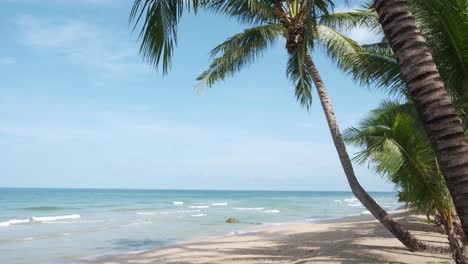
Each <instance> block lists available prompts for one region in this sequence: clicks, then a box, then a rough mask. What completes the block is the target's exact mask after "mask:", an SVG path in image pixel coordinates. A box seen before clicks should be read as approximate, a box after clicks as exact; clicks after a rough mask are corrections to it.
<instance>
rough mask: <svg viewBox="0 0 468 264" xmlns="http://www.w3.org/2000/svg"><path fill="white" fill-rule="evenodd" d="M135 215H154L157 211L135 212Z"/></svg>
mask: <svg viewBox="0 0 468 264" xmlns="http://www.w3.org/2000/svg"><path fill="white" fill-rule="evenodd" d="M136 214H137V215H155V214H157V212H136Z"/></svg>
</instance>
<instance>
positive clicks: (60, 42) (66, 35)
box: [17, 16, 146, 76]
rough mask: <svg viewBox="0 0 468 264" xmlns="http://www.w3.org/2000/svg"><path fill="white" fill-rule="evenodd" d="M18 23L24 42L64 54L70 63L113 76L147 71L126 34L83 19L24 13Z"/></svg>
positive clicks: (55, 53)
mask: <svg viewBox="0 0 468 264" xmlns="http://www.w3.org/2000/svg"><path fill="white" fill-rule="evenodd" d="M17 26H18V27H19V31H20V32H21V34H22V40H23V43H24V45H26V46H28V47H31V48H33V49H35V50H38V51H41V52H44V53H46V54H52V55H58V56H63V57H64V58H66V59H67V60H68V61H69V62H70V63H72V64H74V65H78V66H82V67H85V68H88V69H91V70H93V71H98V72H101V73H105V74H110V75H112V76H126V75H129V74H135V73H138V72H139V73H143V72H145V71H146V68H145V66H144V65H142V64H141V63H140V62H139V61H138V60H137V59H136V58H138V57H137V51H136V48H135V47H130V46H129V45H126V41H128V38H126V37H127V35H126V34H120V35H119V34H118V33H117V34H116V33H115V32H114V33H113V34H112V35H111V34H109V33H107V34H106V33H104V32H103V31H102V30H100V28H99V27H97V26H96V25H93V24H90V23H87V22H85V21H82V20H76V19H67V20H50V19H46V18H37V17H33V16H21V17H19V18H18V19H17Z"/></svg>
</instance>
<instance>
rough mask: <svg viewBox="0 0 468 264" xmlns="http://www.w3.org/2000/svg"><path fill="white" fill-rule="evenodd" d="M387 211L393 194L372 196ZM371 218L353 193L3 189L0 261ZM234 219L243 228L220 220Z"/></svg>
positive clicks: (74, 258)
mask: <svg viewBox="0 0 468 264" xmlns="http://www.w3.org/2000/svg"><path fill="white" fill-rule="evenodd" d="M371 195H372V196H373V197H374V198H375V199H376V200H377V201H378V202H379V203H380V205H382V206H383V207H384V208H385V209H388V210H392V209H395V208H397V207H398V206H399V204H398V203H397V202H396V197H395V194H394V193H371ZM365 213H368V212H367V211H366V210H365V208H364V207H363V206H362V205H361V204H360V203H359V202H358V201H357V199H356V198H354V196H353V195H352V194H351V193H350V192H286V191H284V192H283V191H190V190H97V189H16V188H0V252H2V254H0V263H12V264H13V263H14V264H17V263H27V264H30V263H78V262H79V261H80V260H83V259H90V258H96V257H101V256H104V255H110V254H122V253H127V252H132V251H139V250H146V249H150V248H155V247H159V246H164V245H169V244H171V243H174V242H177V241H181V240H186V239H193V238H197V237H203V236H210V235H236V234H238V233H242V232H248V231H249V230H252V229H255V228H262V227H264V226H265V225H269V224H280V223H286V222H304V221H318V220H320V219H327V218H336V217H342V216H347V215H356V214H365ZM229 217H235V218H238V219H240V220H241V221H242V223H240V224H228V223H225V222H224V221H225V220H226V219H227V218H229Z"/></svg>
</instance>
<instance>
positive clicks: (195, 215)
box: [192, 214, 206, 217]
mask: <svg viewBox="0 0 468 264" xmlns="http://www.w3.org/2000/svg"><path fill="white" fill-rule="evenodd" d="M192 216H193V217H200V216H206V214H194V215H192Z"/></svg>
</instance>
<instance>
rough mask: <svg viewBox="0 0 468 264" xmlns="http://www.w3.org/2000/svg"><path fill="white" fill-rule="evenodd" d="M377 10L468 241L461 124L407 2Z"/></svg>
mask: <svg viewBox="0 0 468 264" xmlns="http://www.w3.org/2000/svg"><path fill="white" fill-rule="evenodd" d="M375 7H376V10H377V13H378V14H379V19H380V23H381V24H382V27H383V30H384V32H385V35H386V37H387V39H388V40H389V42H390V45H391V47H392V50H393V52H394V54H395V56H396V59H397V61H398V63H399V65H400V69H401V73H402V75H403V78H404V79H405V81H406V84H407V87H408V91H409V93H410V95H411V98H412V99H413V101H414V104H415V106H416V109H417V110H418V113H419V116H420V119H421V121H422V123H423V125H424V128H425V129H426V132H427V134H428V135H429V138H430V140H431V143H432V146H433V148H434V151H435V153H436V155H437V158H438V160H439V163H440V168H441V170H442V172H443V175H444V177H445V181H446V183H447V186H448V189H449V191H450V195H451V196H452V199H453V202H454V204H455V207H456V209H457V214H458V216H459V217H460V220H461V224H462V228H463V231H464V233H465V235H466V236H468V143H467V141H466V140H465V137H464V133H463V128H462V125H461V122H460V119H459V118H458V116H457V114H456V112H455V108H454V107H453V104H452V100H451V98H450V96H449V94H448V93H447V91H446V90H445V87H444V83H443V81H442V79H441V78H440V75H439V72H438V70H437V67H436V65H435V64H434V62H433V59H432V55H431V53H430V50H429V48H428V47H427V44H426V42H425V40H424V37H423V36H422V34H421V32H420V31H419V29H418V27H417V25H416V23H415V20H414V18H413V16H412V14H411V12H410V11H409V10H408V7H407V6H406V3H405V0H376V1H375Z"/></svg>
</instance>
